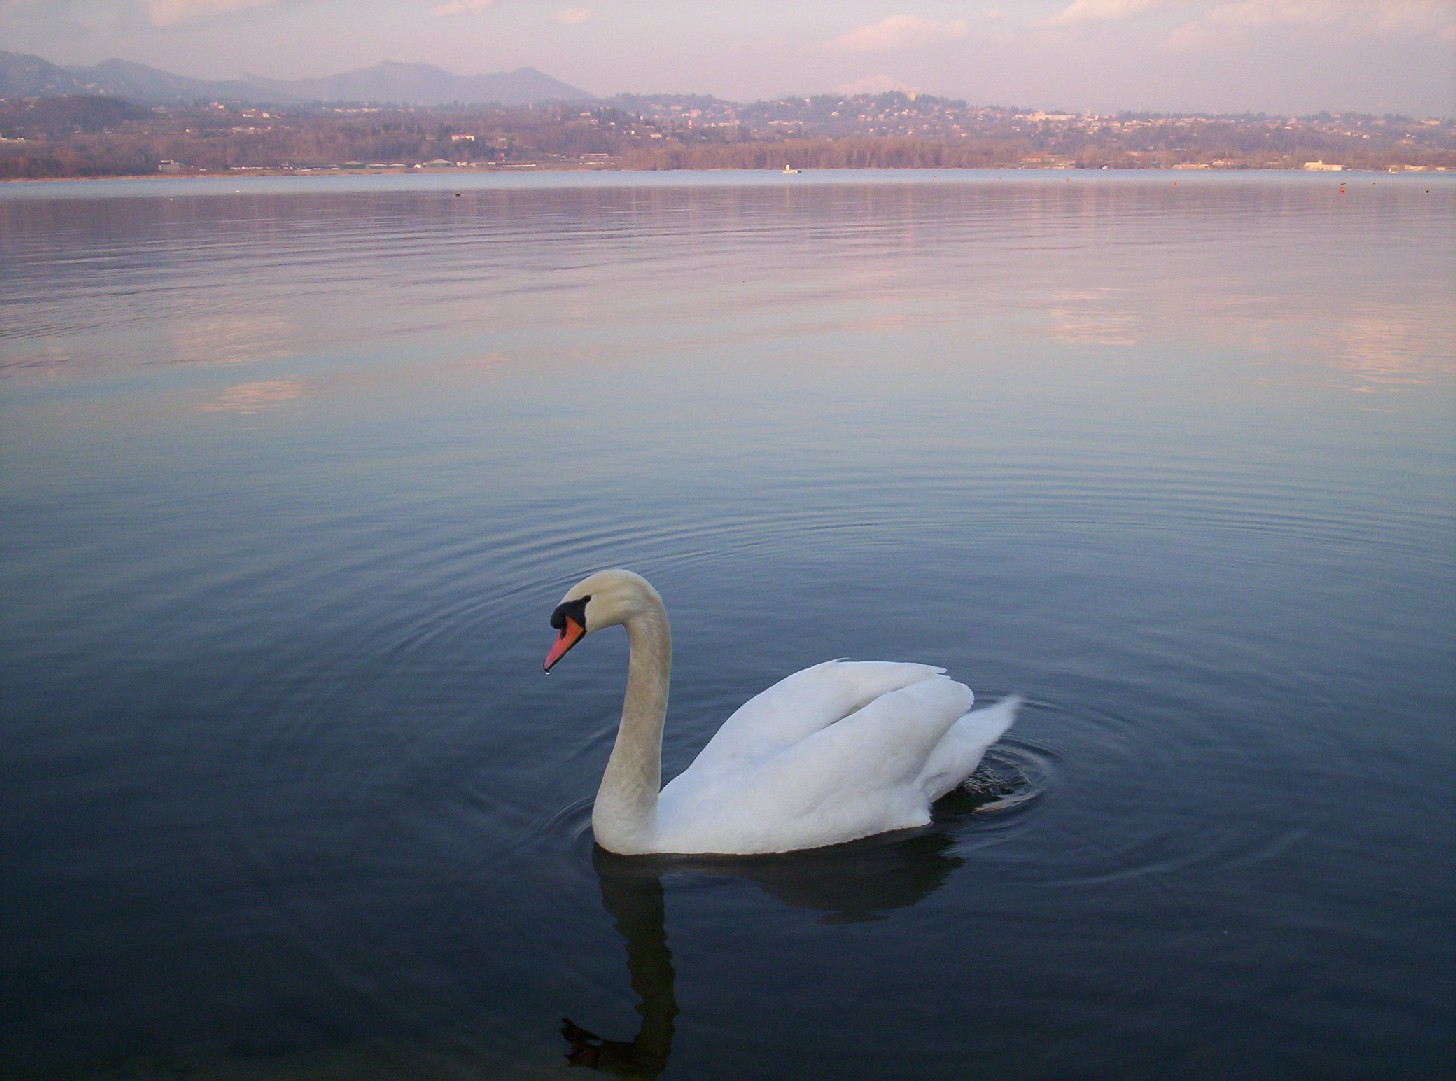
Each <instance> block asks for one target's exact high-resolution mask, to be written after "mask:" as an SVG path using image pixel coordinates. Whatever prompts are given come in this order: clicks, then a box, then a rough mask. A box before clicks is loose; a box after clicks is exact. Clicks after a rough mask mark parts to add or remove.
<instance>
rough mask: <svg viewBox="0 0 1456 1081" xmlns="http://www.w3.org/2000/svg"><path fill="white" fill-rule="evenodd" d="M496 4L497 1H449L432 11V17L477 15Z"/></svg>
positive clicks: (436, 6)
mask: <svg viewBox="0 0 1456 1081" xmlns="http://www.w3.org/2000/svg"><path fill="white" fill-rule="evenodd" d="M494 3H495V0H449V2H448V3H444V4H436V5H435V6H434V7H433V8H431V9H430V13H431V14H432V15H475V14H478V13H479V12H482V11H484V10H485V9H486V8H488V7H490V6H491V5H492V4H494Z"/></svg>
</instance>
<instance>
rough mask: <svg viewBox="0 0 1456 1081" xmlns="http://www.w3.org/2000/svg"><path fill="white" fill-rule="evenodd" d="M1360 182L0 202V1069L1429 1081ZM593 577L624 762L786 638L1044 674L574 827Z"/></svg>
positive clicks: (1454, 742)
mask: <svg viewBox="0 0 1456 1081" xmlns="http://www.w3.org/2000/svg"><path fill="white" fill-rule="evenodd" d="M1342 180H1343V190H1342ZM1342 180H1341V179H1337V178H1332V177H1329V176H1321V175H1312V176H1303V175H1298V176H1289V175H1253V176H1240V175H1208V176H1198V175H1190V174H1186V173H1180V174H1171V175H1170V174H1128V175H1117V174H1097V175H1091V174H1085V173H1075V174H1058V173H1033V174H1016V175H1009V174H1007V175H997V174H995V173H984V174H978V173H971V174H953V173H952V174H941V173H936V174H918V173H896V174H872V173H836V174H823V175H815V174H812V173H807V174H804V175H802V176H797V177H781V176H767V175H759V174H731V173H729V174H698V175H692V174H678V175H667V176H630V175H592V176H574V175H560V174H558V175H542V176H521V177H484V178H470V179H455V178H448V177H446V178H436V177H418V178H414V177H403V178H401V177H372V178H353V179H310V180H250V181H246V182H242V183H238V182H233V181H168V182H130V181H117V182H96V183H89V184H67V183H55V184H35V185H9V186H5V187H3V188H0V546H3V547H0V550H3V562H0V650H3V658H4V660H3V668H0V708H3V724H4V733H3V739H4V746H5V753H4V755H3V756H0V787H3V790H4V793H5V794H4V802H3V808H4V811H3V837H4V862H5V884H4V891H3V905H4V911H3V920H0V993H3V996H4V997H3V1002H0V1073H3V1075H4V1076H5V1077H6V1078H20V1079H29V1078H56V1077H65V1078H73V1077H74V1078H117V1079H121V1078H158V1077H166V1078H177V1077H188V1078H191V1077H197V1078H247V1079H263V1078H266V1079H273V1078H280V1079H281V1078H289V1079H315V1078H317V1079H324V1078H330V1079H332V1078H368V1077H379V1078H466V1077H469V1078H473V1079H542V1078H546V1079H549V1078H562V1077H565V1076H568V1075H570V1076H582V1074H581V1073H580V1072H572V1070H571V1067H570V1066H569V1065H568V1062H567V1058H566V1055H567V1053H572V1054H573V1055H574V1056H575V1058H576V1060H577V1062H578V1064H580V1065H585V1066H595V1068H597V1069H598V1070H601V1071H603V1072H604V1073H607V1074H612V1073H615V1074H617V1075H618V1076H622V1077H644V1078H645V1077H655V1076H662V1077H668V1078H679V1079H693V1081H697V1079H718V1078H722V1079H743V1078H774V1079H787V1081H795V1079H799V1078H824V1077H834V1078H851V1079H866V1081H868V1079H881V1078H917V1079H919V1078H924V1079H951V1078H955V1079H963V1078H972V1077H996V1078H1000V1079H1022V1078H1024V1079H1049V1081H1050V1079H1067V1078H1080V1079H1108V1081H1114V1079H1115V1081H1124V1079H1135V1078H1148V1079H1154V1078H1166V1077H1172V1076H1176V1077H1181V1078H1192V1079H1204V1078H1209V1079H1213V1078H1265V1077H1267V1078H1281V1079H1283V1078H1333V1077H1351V1078H1402V1079H1404V1078H1413V1077H1436V1076H1439V1075H1441V1074H1442V1073H1443V1072H1444V1073H1447V1074H1448V1075H1449V1072H1450V1071H1451V1070H1452V1069H1453V1068H1456V1007H1453V1003H1456V985H1453V972H1456V941H1453V935H1456V932H1453V927H1456V902H1453V897H1456V871H1453V867H1456V861H1453V855H1456V853H1453V840H1452V837H1453V815H1456V800H1453V776H1456V739H1453V733H1452V722H1453V717H1456V676H1453V672H1456V544H1453V539H1456V521H1453V519H1456V464H1453V457H1456V456H1453V450H1456V322H1453V307H1452V298H1453V295H1456V228H1453V227H1456V183H1453V181H1452V180H1451V179H1450V178H1446V177H1389V176H1385V175H1362V174H1347V175H1346V176H1345V177H1343V178H1342ZM618 564H620V565H627V566H631V567H633V568H635V569H637V570H639V571H641V572H642V573H644V574H646V575H647V576H648V577H650V578H651V579H652V580H653V581H654V582H655V583H656V585H657V586H658V588H659V589H660V590H661V592H662V593H663V595H664V597H665V598H666V600H667V603H668V607H669V611H670V612H671V614H672V616H673V619H674V630H675V636H676V662H677V663H676V666H675V671H674V676H675V677H676V678H675V681H674V685H673V702H672V710H671V715H670V718H669V724H668V731H667V736H666V745H665V749H664V757H665V771H666V772H667V773H668V774H672V773H675V772H676V771H677V770H679V769H681V768H682V767H683V766H685V765H686V764H687V762H688V761H690V760H691V758H692V756H693V754H694V753H695V752H696V750H697V749H698V748H699V747H700V746H701V745H702V743H703V742H704V741H705V740H706V739H707V738H708V736H709V735H710V734H711V732H712V731H713V730H714V729H715V728H716V726H717V724H718V722H719V721H720V720H721V719H722V718H723V717H725V716H726V715H727V714H728V712H730V711H731V709H732V708H733V707H734V706H736V705H737V704H738V703H739V702H741V701H742V700H743V699H745V698H747V697H748V696H749V695H751V694H752V693H754V692H755V691H757V690H759V689H760V688H762V687H763V686H766V685H767V684H769V683H772V682H773V681H775V680H777V679H779V678H781V677H782V676H784V675H786V674H787V673H789V672H790V671H793V670H794V669H797V668H799V667H803V666H804V665H807V664H810V663H813V662H815V661H818V660H821V659H824V658H827V657H834V656H851V657H884V658H893V659H906V660H922V661H928V662H933V663H936V664H940V665H943V666H945V667H946V668H948V669H950V670H951V672H952V673H953V674H955V675H956V676H958V677H960V678H962V679H964V680H965V681H966V682H968V683H969V684H970V685H971V686H972V687H973V688H974V689H975V690H976V692H977V694H978V695H980V696H981V698H982V699H983V700H985V701H990V700H993V699H994V698H996V697H997V696H999V695H1001V694H1004V693H1007V692H1010V691H1013V690H1018V691H1021V692H1024V693H1025V694H1027V695H1028V696H1029V699H1030V701H1029V705H1028V708H1027V709H1026V711H1025V712H1024V714H1023V716H1022V719H1021V721H1020V722H1019V724H1018V726H1017V727H1016V728H1015V729H1013V731H1012V732H1011V733H1010V734H1009V736H1008V738H1007V740H1006V741H1005V742H1004V743H1003V744H1002V745H1001V746H1000V747H998V748H997V749H996V750H995V751H994V752H993V753H992V755H991V757H990V760H989V761H988V763H987V767H986V769H985V771H984V775H983V776H981V777H979V778H978V781H979V783H980V787H981V788H982V789H984V790H985V791H983V792H982V793H981V794H980V795H971V794H966V795H962V796H958V797H955V798H953V799H952V800H950V802H949V803H948V804H947V805H946V806H944V807H942V808H941V811H942V813H941V815H940V817H939V819H938V820H937V822H936V824H935V825H934V826H932V827H930V828H929V829H927V830H925V831H922V832H919V833H915V834H913V835H910V836H906V835H895V836H891V837H886V838H880V839H875V840H870V841H866V842H861V843H858V844H854V845H850V846H845V847H843V848H839V849H834V850H827V851H821V852H818V853H809V854H800V855H792V856H786V857H778V858H771V859H760V860H750V861H692V860H649V861H622V860H615V859H612V858H610V857H606V856H604V855H603V854H602V853H600V852H597V851H595V850H594V848H593V845H592V840H591V833H590V828H589V824H588V816H589V813H590V800H591V797H592V795H593V793H594V791H595V787H596V783H597V781H598V779H599V776H600V772H601V769H602V766H603V764H604V762H605V759H606V755H607V752H608V749H609V747H610V743H611V739H612V736H613V734H614V726H615V718H616V709H617V706H618V704H619V697H620V692H621V685H622V680H623V677H624V665H625V658H626V646H625V641H624V639H623V638H622V636H620V635H615V636H613V635H602V636H601V637H600V638H593V639H592V641H591V642H590V643H588V644H587V645H586V646H583V647H582V648H580V649H578V650H577V651H575V652H574V653H573V654H572V656H571V658H570V659H569V661H568V662H566V663H564V664H563V665H562V666H561V667H560V668H558V669H557V671H556V672H555V673H553V674H552V676H550V677H544V676H542V675H541V671H540V664H541V660H542V657H543V655H544V653H545V650H546V646H547V644H548V642H549V638H550V634H551V632H550V630H549V628H548V627H547V625H546V620H547V616H548V615H549V613H550V611H551V609H552V607H553V606H554V605H555V603H556V602H557V600H558V599H559V598H560V595H561V593H562V591H563V590H564V589H565V588H566V587H567V586H568V585H570V584H571V583H572V582H574V581H575V580H576V579H577V578H579V577H580V576H582V575H583V574H584V573H586V572H588V571H591V570H594V569H597V568H599V567H602V566H609V565H618ZM988 798H989V799H990V800H991V802H990V803H989V804H988V803H986V800H987V799H988ZM562 1018H570V1019H571V1023H572V1024H571V1026H569V1027H568V1028H567V1036H566V1037H563V1033H562V1029H563V1026H562ZM586 1032H590V1033H591V1034H593V1035H592V1036H591V1037H589V1036H587V1035H586V1034H585V1033H586Z"/></svg>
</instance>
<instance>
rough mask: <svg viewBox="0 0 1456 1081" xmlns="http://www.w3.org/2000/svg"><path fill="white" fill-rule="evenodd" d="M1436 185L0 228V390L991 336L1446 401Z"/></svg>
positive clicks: (906, 188)
mask: <svg viewBox="0 0 1456 1081" xmlns="http://www.w3.org/2000/svg"><path fill="white" fill-rule="evenodd" d="M801 179H802V178H801ZM1432 183H1433V181H1431V180H1430V179H1429V178H1426V179H1420V180H1418V181H1416V182H1415V183H1405V182H1403V180H1402V179H1397V178H1392V179H1390V180H1386V179H1384V178H1381V179H1380V180H1379V181H1377V182H1376V183H1373V184H1371V185H1367V186H1357V187H1355V188H1353V189H1352V191H1351V194H1350V195H1348V196H1334V195H1332V190H1333V189H1331V188H1330V186H1329V185H1328V184H1326V185H1319V184H1317V183H1314V182H1312V181H1310V180H1309V179H1308V178H1304V177H1280V176H1254V177H1249V178H1247V179H1237V178H1234V179H1230V178H1215V179H1214V181H1213V182H1204V183H1199V182H1198V181H1189V180H1187V179H1186V178H1185V179H1182V180H1180V186H1178V187H1177V188H1174V187H1172V186H1171V185H1169V184H1166V183H1165V182H1164V181H1162V180H1158V179H1147V180H1130V179H1127V178H1117V179H1108V178H1098V177H1092V178H1089V177H1084V176H1080V175H1079V176H1077V177H1075V178H1074V182H1072V183H1065V182H1063V183H1057V182H1053V181H1051V180H1048V179H1046V178H1044V177H1041V176H1037V175H1023V176H1019V177H1016V178H1015V179H1011V178H1007V179H1001V180H988V179H986V178H985V177H979V178H977V179H975V180H973V181H970V182H963V183H914V184H891V185H885V186H877V187H869V186H859V187H856V186H852V185H845V184H842V183H836V184H832V185H822V186H817V187H816V186H812V185H805V186H798V187H782V186H780V187H767V186H764V185H761V184H755V185H752V186H740V187H733V186H717V187H711V186H668V187H642V186H631V185H628V186H624V187H616V188H613V187H601V186H597V185H593V186H588V187H585V188H581V189H570V188H560V187H556V186H543V187H542V188H540V189H539V190H535V189H531V188H529V187H527V188H521V187H514V188H508V189H502V190H493V189H491V188H488V187H485V188H479V189H472V190H466V191H464V192H463V193H462V196H461V197H459V198H455V197H452V193H448V192H443V191H442V192H430V191H416V192H409V191H404V192H400V191H394V192H391V191H388V190H380V191H377V192H358V191H353V192H341V193H339V194H333V195H329V194H325V193H324V191H325V189H322V188H320V189H315V188H303V187H295V188H293V189H290V190H291V191H293V192H295V194H288V195H282V194H275V195H267V194H261V195H254V194H250V195H245V196H240V197H230V196H207V197H192V198H188V199H168V198H154V199H136V198H133V199H121V200H116V199H112V200H94V201H91V200H80V201H78V200H71V199H68V200H57V201H40V200H34V199H31V200H22V201H14V200H12V201H8V202H7V201H3V200H0V217H3V223H4V225H5V227H6V231H7V234H8V235H16V234H18V236H19V240H18V242H17V243H15V244H14V246H13V247H12V249H11V250H12V254H11V255H10V256H8V257H7V263H8V264H10V265H9V267H8V269H9V270H10V271H12V273H11V275H10V276H9V280H10V281H12V282H18V283H19V285H18V286H12V297H11V299H10V304H9V305H8V308H9V310H8V312H7V322H8V324H9V332H8V333H7V335H6V336H5V340H4V342H3V343H0V365H3V366H4V368H5V369H8V371H9V374H10V375H11V376H12V377H13V376H15V375H17V374H18V373H22V372H25V371H31V372H35V371H37V370H42V371H44V370H50V371H53V372H56V374H62V373H65V372H71V373H75V374H80V373H81V372H83V371H93V372H94V371H105V370H115V369H125V368H131V367H137V366H149V365H154V364H157V363H163V364H218V363H226V364H238V363H253V362H258V361H267V360H273V359H286V358H287V357H288V356H290V355H291V356H293V357H295V358H299V359H298V360H296V363H299V362H301V363H305V364H308V365H310V366H312V365H314V364H317V363H318V357H317V354H319V353H328V352H336V351H338V350H345V351H347V350H350V349H353V348H356V347H357V346H359V345H362V344H365V343H379V342H384V341H390V342H393V343H394V348H395V350H396V352H397V362H398V363H399V364H401V365H407V364H410V363H414V362H415V361H417V360H418V359H420V357H421V354H422V353H425V352H430V351H438V350H441V349H443V350H445V351H448V352H451V353H456V352H474V353H476V354H481V353H484V354H499V355H502V356H505V357H512V358H518V359H520V360H523V361H526V362H529V363H532V364H537V363H547V364H550V365H552V366H556V365H561V364H570V365H580V364H586V365H593V364H598V363H602V362H603V361H604V359H605V358H608V357H612V356H616V357H626V358H641V359H644V360H650V359H652V358H653V357H654V356H666V357H672V356H674V355H676V354H679V353H683V352H688V353H691V352H693V351H696V350H700V349H706V348H711V347H712V346H714V345H718V344H723V343H726V342H731V341H736V342H739V343H752V342H757V341H764V342H782V341H786V340H799V341H801V342H802V341H803V340H804V339H815V338H818V339H824V340H827V339H829V338H832V337H835V336H839V335H852V336H866V337H869V338H875V337H877V336H878V341H879V344H880V346H881V348H882V349H883V350H884V351H885V352H886V353H887V354H888V355H890V356H892V357H894V358H896V359H902V358H903V354H907V353H911V352H913V350H914V349H916V348H917V347H918V343H917V342H915V341H914V340H913V337H902V336H906V335H913V334H914V333H915V332H916V331H918V330H929V329H931V328H942V329H950V330H953V331H954V332H955V334H957V335H959V336H961V337H962V338H963V339H964V340H965V341H966V342H967V343H974V342H976V341H977V340H983V339H996V338H998V337H999V336H1001V335H1003V334H1004V333H1005V331H1006V329H1007V325H1008V323H1007V321H1014V323H1015V327H1016V330H1017V332H1018V334H1019V335H1020V336H1022V337H1024V338H1029V339H1030V341H1032V342H1035V341H1038V340H1040V341H1041V342H1043V343H1045V344H1046V345H1047V346H1050V347H1055V348H1063V347H1065V348H1070V349H1073V350H1076V349H1080V348H1086V347H1093V348H1098V349H1111V350H1114V351H1116V352H1118V359H1119V361H1120V362H1121V363H1123V364H1128V365H1130V366H1131V367H1132V369H1134V370H1136V368H1137V367H1138V365H1139V361H1138V360H1137V359H1136V358H1134V357H1131V356H1128V355H1126V354H1127V353H1129V352H1132V351H1135V350H1137V349H1139V348H1141V347H1158V349H1159V352H1160V353H1161V354H1163V355H1161V356H1160V357H1159V361H1158V362H1159V363H1167V362H1168V357H1167V355H1166V351H1167V347H1173V348H1174V349H1176V350H1178V351H1180V352H1182V351H1188V352H1193V351H1198V350H1200V349H1203V348H1204V347H1215V348H1222V349H1228V348H1232V349H1234V350H1237V351H1239V352H1240V353H1243V354H1246V355H1247V357H1248V358H1249V359H1250V360H1252V361H1256V362H1257V363H1258V364H1259V365H1261V366H1262V367H1263V369H1264V370H1263V371H1262V373H1261V376H1260V379H1261V382H1264V383H1266V384H1267V383H1272V384H1279V383H1282V382H1284V381H1286V380H1296V381H1298V380H1300V379H1303V378H1307V377H1308V375H1309V374H1312V373H1313V372H1321V373H1323V374H1322V376H1321V378H1323V379H1326V380H1329V381H1331V382H1333V383H1334V384H1335V385H1338V386H1346V387H1348V388H1349V389H1352V390H1362V391H1366V392H1371V391H1375V392H1385V391H1388V390H1392V389H1399V388H1403V387H1409V386H1418V385H1431V384H1438V383H1442V382H1448V381H1449V379H1450V375H1451V371H1450V365H1449V363H1448V361H1449V358H1450V357H1451V356H1452V355H1453V353H1456V327H1453V325H1452V320H1451V318H1450V311H1449V298H1450V295H1451V286H1452V284H1453V280H1456V275H1453V267H1452V259H1453V256H1452V250H1451V248H1450V246H1449V245H1442V244H1439V243H1432V242H1431V239H1430V238H1431V237H1433V236H1441V235H1447V232H1448V227H1449V222H1450V216H1451V212H1452V205H1453V202H1456V185H1452V184H1450V183H1441V182H1434V183H1435V190H1433V191H1430V192H1429V193H1428V192H1427V191H1426V190H1425V189H1426V187H1427V186H1430V185H1431V184H1432ZM87 190H96V191H98V192H99V191H102V190H104V189H101V188H99V187H98V188H95V189H87ZM315 192H317V194H315ZM1375 235H1378V236H1379V237H1380V238H1381V239H1380V243H1369V242H1368V241H1370V239H1371V237H1372V236H1375ZM42 240H44V241H45V243H42V242H41V241H42ZM1372 260H1374V262H1372ZM1150 266H1152V267H1157V268H1159V270H1158V272H1156V273H1150V272H1149V267H1150ZM98 272H100V273H104V274H105V275H106V279H105V280H106V281H107V283H108V288H107V289H106V290H103V291H97V290H96V289H95V288H94V286H95V281H96V279H95V274H96V273H98ZM1332 285H1333V287H1332ZM669 286H670V288H669ZM685 287H686V288H685ZM669 295H670V296H671V297H672V298H673V299H672V300H671V302H667V301H665V300H663V299H662V298H663V297H665V296H669ZM685 296H690V297H691V298H692V299H691V301H688V302H684V297H685ZM58 342H59V343H61V344H60V345H58V344H57V343H58ZM810 351H812V349H811V350H810ZM310 354H314V355H313V356H310ZM965 356H966V357H968V358H976V359H977V361H978V362H979V361H980V360H981V359H982V358H981V354H980V353H979V352H978V351H977V350H976V349H974V348H971V347H969V346H968V348H967V349H966V350H965ZM1301 373H1305V374H1303V375H1302V374H1301ZM303 374H305V375H308V374H311V373H309V372H305V373H303ZM260 381H261V380H260Z"/></svg>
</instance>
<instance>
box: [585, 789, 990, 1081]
mask: <svg viewBox="0 0 1456 1081" xmlns="http://www.w3.org/2000/svg"><path fill="white" fill-rule="evenodd" d="M998 795H999V793H997V794H990V793H982V794H979V795H977V794H974V793H970V792H967V791H965V790H960V791H958V792H956V793H953V794H952V795H950V796H947V797H946V799H945V800H943V801H942V803H941V804H940V805H938V806H937V808H936V810H937V819H936V822H935V823H934V824H933V825H931V826H929V827H927V828H926V829H925V830H924V831H920V832H916V833H914V834H910V835H906V834H897V835H891V836H889V837H884V836H882V837H877V838H869V839H867V840H864V841H856V842H853V843H851V844H846V845H836V846H834V847H833V848H822V849H814V850H811V851H807V852H798V853H791V854H787V855H782V856H754V857H684V856H647V857H643V856H632V857H624V856H615V855H613V854H611V853H610V852H607V851H605V850H604V849H602V848H599V847H594V848H593V851H592V863H593V865H594V867H595V868H596V872H597V877H598V880H599V882H600V884H601V891H602V907H603V908H605V909H606V910H607V914H608V915H609V916H610V917H611V918H612V921H613V924H614V926H615V927H616V929H617V933H618V934H620V935H621V936H622V939H623V941H624V942H625V943H626V946H627V969H628V973H629V975H630V977H631V982H632V990H633V991H634V992H635V993H636V995H637V999H638V1005H637V1012H638V1013H639V1014H640V1015H641V1017H642V1023H641V1026H640V1027H639V1029H638V1031H637V1035H636V1036H635V1037H634V1038H633V1039H631V1040H611V1039H605V1038H603V1037H601V1036H598V1035H597V1034H596V1033H594V1032H591V1031H589V1030H588V1029H585V1028H583V1027H581V1026H580V1025H578V1024H576V1022H574V1021H573V1020H571V1019H570V1018H566V1019H563V1021H562V1028H561V1033H562V1035H563V1036H565V1037H566V1041H567V1044H568V1047H567V1052H566V1058H567V1061H568V1062H570V1063H571V1065H573V1066H587V1067H590V1068H592V1069H594V1070H599V1071H601V1072H603V1073H608V1074H611V1075H613V1076H615V1077H619V1078H623V1079H624V1081H626V1079H630V1081H650V1079H652V1078H656V1077H659V1076H660V1075H661V1074H662V1073H663V1072H664V1071H665V1070H666V1069H667V1063H668V1057H669V1056H670V1054H671V1052H672V1039H673V1033H674V1026H675V1021H676V1018H677V1014H678V1005H677V998H676V995H675V993H674V980H675V978H676V974H675V972H674V971H673V967H672V953H671V951H670V950H669V949H668V945H667V927H666V908H665V904H664V898H663V888H662V878H663V876H664V875H666V874H681V873H689V874H695V875H731V876H734V877H737V878H744V879H749V880H751V881H753V882H756V883H757V884H758V885H759V886H760V887H761V888H762V889H763V890H764V892H766V893H768V894H770V895H771V896H773V897H775V898H777V899H778V900H780V901H782V902H783V903H784V904H786V905H790V906H792V907H794V908H803V909H810V910H813V911H817V912H822V913H823V914H824V915H823V917H822V922H826V923H842V922H857V921H862V920H873V919H882V918H884V914H885V913H887V912H889V911H892V910H894V909H897V908H908V907H909V906H911V905H913V904H915V903H916V902H918V901H920V900H922V899H923V898H925V897H928V896H930V895H931V894H932V893H934V892H935V891H936V890H937V889H939V888H940V886H941V885H942V884H943V883H944V882H945V881H946V879H947V878H948V877H949V876H950V873H951V872H952V871H954V870H955V869H956V868H957V867H959V866H960V865H961V864H962V863H963V862H964V860H962V859H961V857H959V856H957V855H955V854H954V851H953V848H954V845H955V842H956V834H955V832H954V830H953V828H952V827H954V825H955V824H956V822H957V820H963V819H964V818H965V817H966V816H967V815H969V814H971V813H973V812H975V811H976V810H980V809H986V810H990V809H992V807H993V806H994V805H995V803H996V800H997V796H998Z"/></svg>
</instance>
